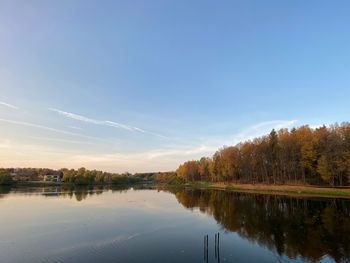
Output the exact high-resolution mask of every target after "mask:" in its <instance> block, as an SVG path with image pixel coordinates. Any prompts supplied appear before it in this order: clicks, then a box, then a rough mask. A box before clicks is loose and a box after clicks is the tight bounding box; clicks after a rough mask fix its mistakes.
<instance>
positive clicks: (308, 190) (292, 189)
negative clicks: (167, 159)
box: [185, 182, 350, 199]
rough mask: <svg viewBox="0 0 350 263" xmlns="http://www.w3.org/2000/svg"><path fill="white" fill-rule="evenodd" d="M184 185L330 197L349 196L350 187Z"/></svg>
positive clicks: (206, 183) (205, 183)
mask: <svg viewBox="0 0 350 263" xmlns="http://www.w3.org/2000/svg"><path fill="white" fill-rule="evenodd" d="M185 187H192V188H200V189H216V190H223V191H232V192H245V193H258V194H278V195H289V196H300V197H331V198H349V199H350V188H328V187H327V188H326V187H319V186H310V185H308V186H304V185H265V184H235V183H229V184H224V183H208V182H203V183H194V184H186V185H185Z"/></svg>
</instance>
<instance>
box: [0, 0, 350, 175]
mask: <svg viewBox="0 0 350 263" xmlns="http://www.w3.org/2000/svg"><path fill="white" fill-rule="evenodd" d="M349 10H350V2H348V1H337V2H336V3H335V2H334V1H219V2H218V1H203V0H201V1H152V0H150V1H116V0H115V1H87V0H84V1H13V0H11V1H6V0H4V1H1V2H0V58H1V59H0V127H1V128H0V166H5V167H9V166H11V167H19V166H35V167H52V168H60V167H68V168H71V167H72V168H77V167H81V166H85V167H87V168H96V169H103V170H108V171H113V172H114V171H115V172H124V171H131V172H135V171H140V172H141V171H142V172H144V171H166V170H174V169H176V167H177V166H178V165H179V164H180V163H181V162H183V161H185V160H189V159H196V158H199V157H200V156H210V155H212V154H213V153H214V152H215V150H216V149H217V148H218V147H221V146H223V145H232V144H235V143H237V142H239V141H241V140H245V139H249V138H252V137H254V136H260V135H263V134H266V133H268V132H269V131H270V130H271V129H272V128H281V127H286V128H288V127H289V128H290V127H293V126H300V125H303V124H310V125H311V126H313V127H314V126H318V125H321V124H331V123H334V122H342V121H349V119H348V116H349V114H350V107H349V98H350V87H349V84H350V77H349V72H350V52H349V51H350V48H349V47H350V16H349Z"/></svg>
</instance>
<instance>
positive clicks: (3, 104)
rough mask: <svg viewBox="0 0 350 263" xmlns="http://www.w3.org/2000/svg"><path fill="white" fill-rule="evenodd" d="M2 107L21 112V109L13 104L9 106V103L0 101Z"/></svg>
mask: <svg viewBox="0 0 350 263" xmlns="http://www.w3.org/2000/svg"><path fill="white" fill-rule="evenodd" d="M0 105H2V106H5V107H8V108H11V109H13V110H19V108H18V107H17V106H14V105H12V104H9V103H6V102H3V101H0Z"/></svg>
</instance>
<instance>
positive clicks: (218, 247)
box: [217, 233, 220, 263]
mask: <svg viewBox="0 0 350 263" xmlns="http://www.w3.org/2000/svg"><path fill="white" fill-rule="evenodd" d="M217 249H218V263H220V233H218V246H217Z"/></svg>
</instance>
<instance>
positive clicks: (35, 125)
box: [0, 118, 99, 139]
mask: <svg viewBox="0 0 350 263" xmlns="http://www.w3.org/2000/svg"><path fill="white" fill-rule="evenodd" d="M0 121H1V122H6V123H10V124H15V125H21V126H27V127H33V128H37V129H42V130H47V131H51V132H56V133H61V134H65V135H71V136H79V137H82V138H87V139H99V138H95V137H91V136H87V135H83V134H79V133H75V132H69V131H65V130H60V129H55V128H51V127H47V126H43V125H39V124H35V123H30V122H24V121H15V120H8V119H1V118H0Z"/></svg>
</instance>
